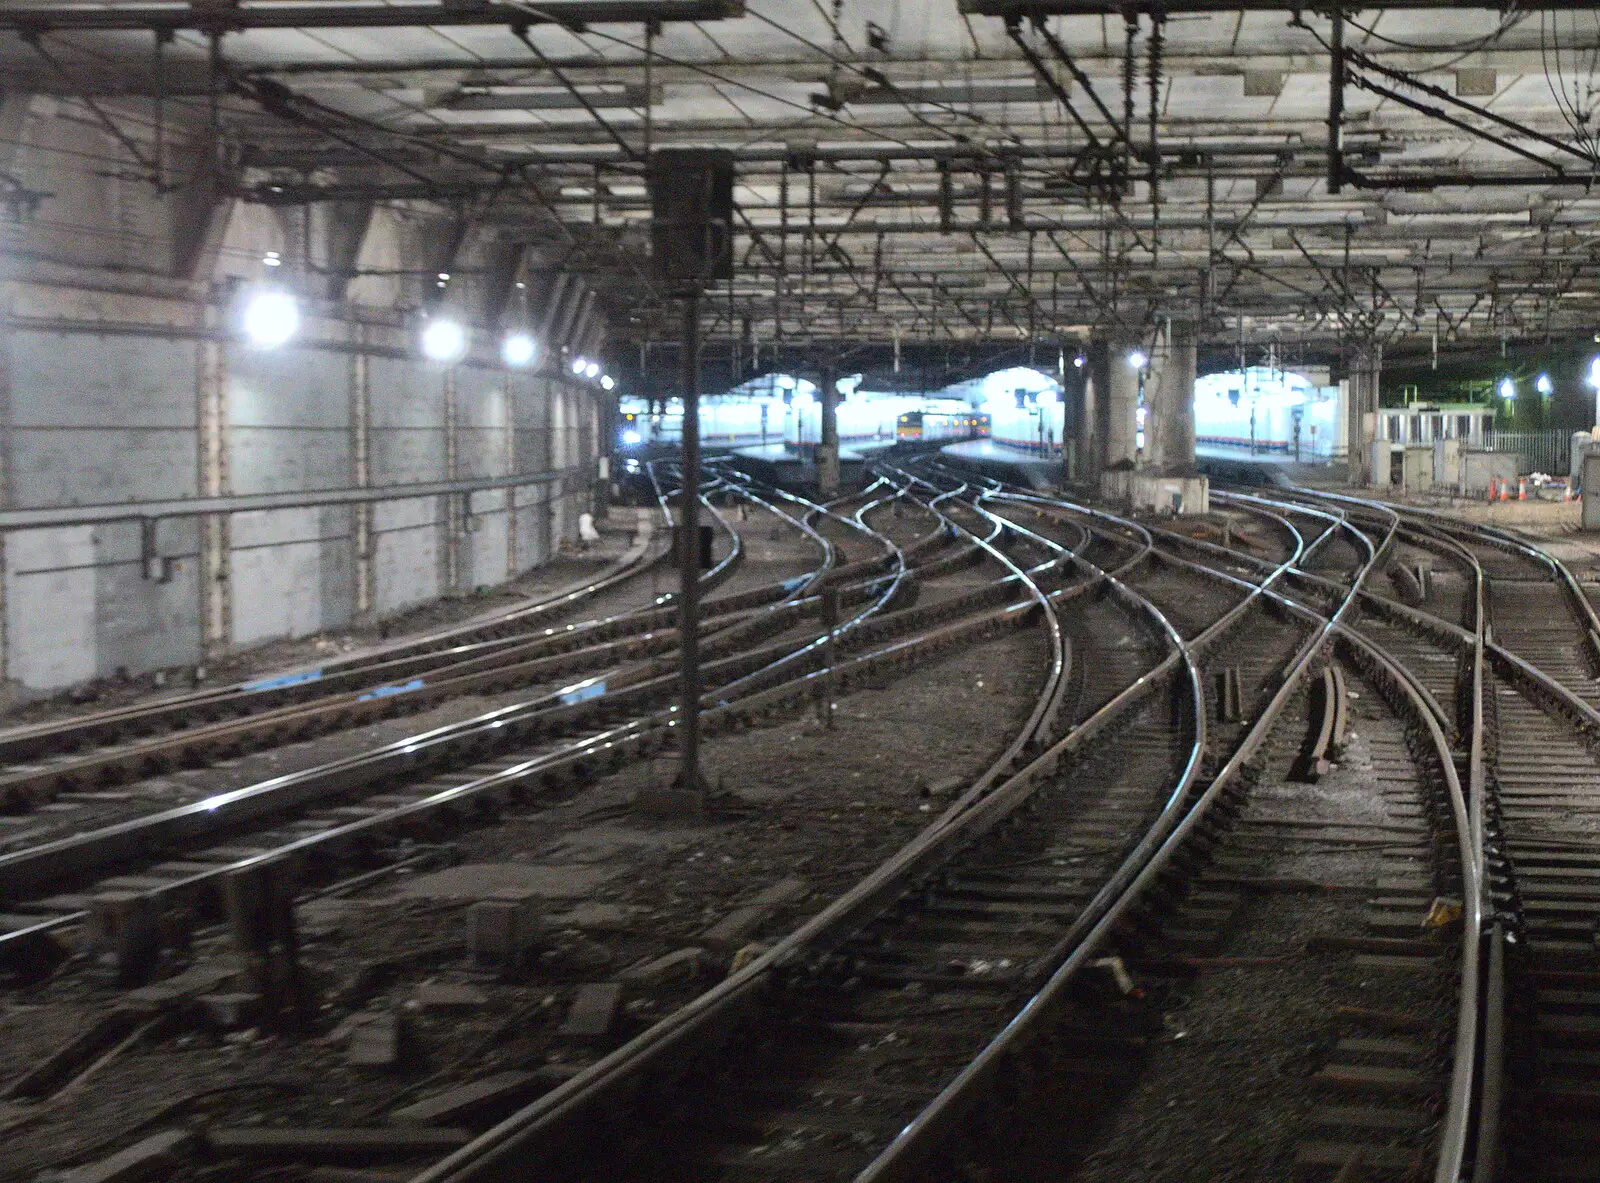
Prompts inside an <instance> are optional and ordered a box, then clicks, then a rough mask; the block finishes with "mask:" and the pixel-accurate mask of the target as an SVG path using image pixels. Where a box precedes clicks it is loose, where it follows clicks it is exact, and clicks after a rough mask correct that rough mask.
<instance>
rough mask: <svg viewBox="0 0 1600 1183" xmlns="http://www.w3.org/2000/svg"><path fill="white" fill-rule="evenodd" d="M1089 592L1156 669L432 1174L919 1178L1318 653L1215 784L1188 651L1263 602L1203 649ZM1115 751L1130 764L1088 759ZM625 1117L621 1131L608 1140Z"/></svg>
mask: <svg viewBox="0 0 1600 1183" xmlns="http://www.w3.org/2000/svg"><path fill="white" fill-rule="evenodd" d="M980 505H981V502H980ZM979 512H983V513H988V511H987V510H982V509H979ZM1006 529H1008V531H1010V532H1013V533H1022V534H1024V535H1025V536H1028V537H1029V538H1030V541H1031V542H1032V543H1033V545H1035V546H1043V547H1044V548H1045V549H1047V550H1048V549H1051V547H1050V543H1049V541H1048V540H1046V539H1044V538H1043V537H1042V536H1040V535H1036V534H1033V533H1032V532H1031V531H1028V530H1026V528H1024V527H1021V526H1019V525H1018V524H1017V523H1015V522H1012V523H1011V524H1010V525H1008V526H1007V527H1006ZM1134 533H1135V534H1137V530H1135V531H1134ZM1124 544H1125V545H1126V548H1127V549H1129V550H1132V551H1135V552H1136V551H1137V550H1138V549H1139V548H1138V547H1136V546H1133V545H1132V543H1131V539H1125V540H1124ZM1055 546H1056V547H1057V548H1059V549H1061V550H1065V549H1066V548H1064V547H1061V544H1059V543H1056V544H1055ZM1075 562H1076V563H1077V564H1078V565H1079V566H1083V565H1085V564H1086V560H1085V559H1084V558H1083V557H1082V556H1081V555H1080V556H1078V557H1077V559H1076V560H1075ZM1136 562H1137V560H1136ZM1094 575H1095V579H1096V583H1097V585H1098V586H1101V587H1103V588H1104V589H1105V591H1106V592H1107V594H1109V595H1111V596H1113V597H1115V598H1116V599H1117V600H1118V601H1120V602H1121V604H1122V606H1123V610H1124V611H1125V612H1126V613H1128V614H1129V615H1130V616H1132V617H1134V618H1136V619H1137V620H1138V621H1139V622H1140V627H1142V628H1144V629H1145V630H1148V631H1150V632H1151V633H1153V634H1154V636H1156V637H1159V638H1160V640H1161V643H1162V644H1163V645H1164V646H1165V647H1166V648H1167V649H1168V650H1169V653H1170V656H1169V657H1168V658H1167V659H1166V660H1165V661H1163V662H1161V663H1160V664H1159V665H1157V667H1156V668H1155V669H1154V670H1150V671H1147V673H1146V675H1145V676H1144V677H1142V678H1139V679H1136V680H1135V681H1134V683H1133V684H1132V685H1129V686H1126V687H1124V688H1123V689H1122V691H1121V693H1119V694H1117V695H1116V696H1114V697H1113V699H1112V700H1111V701H1110V702H1109V703H1107V704H1106V705H1105V706H1103V707H1101V708H1100V709H1099V710H1097V711H1095V712H1093V713H1092V714H1090V715H1088V716H1087V717H1085V718H1083V719H1082V720H1081V721H1080V722H1079V723H1078V725H1077V726H1075V727H1073V728H1072V729H1071V730H1070V731H1069V732H1068V734H1067V736H1066V737H1064V738H1063V739H1062V740H1059V741H1057V742H1056V743H1055V744H1052V745H1051V746H1050V747H1048V748H1047V749H1045V751H1043V752H1042V753H1040V754H1039V755H1038V756H1037V757H1036V758H1035V759H1034V760H1033V761H1031V762H1030V763H1029V764H1028V765H1027V766H1026V767H1025V768H1024V769H1023V770H1022V771H1021V772H1019V773H1017V774H1016V775H1014V776H1011V777H1009V778H1007V779H1005V780H1003V781H1002V782H1000V783H998V784H996V785H995V787H994V788H993V790H992V791H991V792H988V793H987V794H975V795H968V797H967V798H966V799H965V800H964V801H963V803H962V807H961V808H960V809H952V810H951V811H948V812H947V813H946V814H945V815H944V816H943V817H942V818H941V819H940V820H939V821H938V822H937V823H936V824H935V825H934V827H932V828H931V829H930V830H929V831H928V832H927V833H926V835H925V836H924V837H923V838H921V839H919V840H917V841H916V842H913V843H912V844H911V845H910V846H909V847H907V848H906V850H905V851H903V852H902V854H901V855H900V856H897V858H896V859H894V860H892V861H891V862H890V863H889V864H887V865H886V866H885V867H884V868H883V869H881V870H880V871H879V872H878V873H877V874H875V875H874V876H872V877H870V878H869V879H868V880H867V881H865V882H864V883H863V884H861V885H860V886H858V887H857V888H856V889H854V890H853V891H851V892H850V893H848V894H847V895H846V896H845V897H843V898H841V899H840V900H838V901H836V902H835V903H834V904H833V905H832V906H831V907H829V908H828V909H826V910H825V911H824V912H822V913H821V914H819V915H818V916H817V917H815V918H814V919H813V920H812V921H811V922H810V923H808V924H807V925H805V926H804V927H803V928H801V929H800V930H798V931H797V932H796V933H794V934H792V935H791V936H790V937H789V938H787V939H786V940H784V941H783V942H781V943H780V944H779V945H778V946H776V947H775V948H774V949H773V950H771V951H770V952H768V953H767V954H765V955H764V956H763V957H761V958H760V959H758V960H757V961H756V962H754V963H753V964H752V965H750V966H748V967H746V968H745V969H744V970H743V971H741V972H739V973H737V974H735V975H734V977H732V978H730V979H729V981H728V982H726V983H724V984H723V986H721V987H718V988H716V989H714V990H713V991H711V992H710V993H708V994H707V995H705V996H703V997H702V998H701V999H698V1000H696V1002H694V1003H692V1004H690V1006H688V1007H686V1008H684V1010H682V1011H680V1012H678V1013H677V1014H675V1015H674V1016H672V1017H671V1018H670V1019H668V1020H666V1021H664V1022H663V1023H662V1024H659V1025H657V1027H655V1028H652V1029H651V1030H650V1031H647V1032H646V1033H645V1034H644V1035H642V1036H640V1037H639V1038H638V1039H636V1040H634V1041H633V1042H632V1043H630V1044H628V1045H626V1046H625V1047H623V1048H621V1049H619V1050H618V1051H617V1052H616V1053H613V1055H612V1056H610V1057H607V1058H606V1059H605V1060H603V1061H601V1062H600V1063H599V1064H597V1065H596V1066H595V1067H594V1068H593V1069H592V1070H590V1071H589V1072H586V1073H584V1074H582V1075H580V1077H578V1078H576V1079H574V1080H573V1081H572V1082H569V1084H568V1085H565V1086H562V1087H561V1088H558V1089H556V1090H555V1091H554V1092H552V1093H551V1094H549V1095H548V1096H547V1097H546V1098H545V1099H543V1100H542V1101H540V1102H537V1103H535V1105H533V1106H532V1107H530V1108H529V1109H527V1110H524V1111H523V1112H522V1113H520V1114H519V1115H517V1116H516V1117H515V1118H513V1119H512V1120H511V1121H509V1122H507V1123H505V1124H504V1125H502V1126H501V1127H499V1128H497V1129H496V1130H495V1131H492V1132H491V1133H490V1134H488V1135H486V1136H485V1137H484V1138H483V1139H480V1140H479V1142H477V1143H474V1144H473V1145H471V1146H469V1147H468V1148H466V1149H465V1150H463V1151H462V1152H460V1153H458V1154H457V1155H454V1156H452V1157H451V1158H449V1159H447V1160H445V1162H443V1163H442V1164H441V1165H440V1166H439V1167H437V1168H435V1169H434V1170H433V1171H430V1172H428V1173H427V1174H426V1175H425V1176H423V1178H426V1179H428V1180H444V1179H450V1180H466V1179H480V1178H491V1177H497V1176H499V1175H503V1174H505V1173H507V1172H509V1171H511V1170H512V1169H516V1170H526V1169H528V1168H529V1167H530V1166H531V1165H532V1164H535V1163H537V1164H539V1169H541V1170H543V1171H555V1170H581V1171H583V1172H585V1173H593V1172H595V1171H596V1170H597V1169H598V1168H597V1165H596V1164H597V1162H601V1163H603V1164H604V1170H603V1171H602V1172H601V1173H604V1174H605V1175H606V1176H607V1177H623V1178H627V1177H653V1178H658V1177H661V1173H662V1172H666V1173H668V1174H671V1175H673V1176H674V1177H683V1178H700V1177H717V1178H727V1177H741V1176H745V1175H760V1176H762V1177H773V1176H774V1175H777V1176H781V1177H807V1178H836V1177H850V1176H854V1177H861V1178H889V1177H908V1178H909V1177H918V1176H916V1174H915V1172H916V1171H917V1170H919V1169H920V1166H919V1164H925V1163H926V1161H927V1159H926V1157H925V1156H926V1155H927V1154H929V1153H931V1152H932V1150H933V1148H934V1147H935V1146H937V1145H939V1144H941V1143H942V1142H943V1141H944V1139H945V1138H946V1137H947V1136H949V1135H950V1133H951V1132H952V1128H953V1127H954V1125H955V1124H956V1122H955V1118H956V1115H957V1114H959V1113H962V1112H965V1111H966V1110H968V1109H969V1108H970V1107H971V1106H973V1105H975V1104H977V1102H978V1093H979V1092H980V1091H981V1090H980V1089H979V1087H978V1086H979V1083H980V1082H989V1081H992V1080H993V1079H995V1078H996V1074H995V1073H994V1068H995V1066H996V1065H997V1064H999V1063H1004V1062H1006V1060H1007V1058H1008V1057H1010V1056H1011V1055H1013V1054H1014V1053H1013V1049H1012V1048H1011V1046H1010V1044H1011V1043H1012V1041H1017V1040H1020V1039H1022V1038H1023V1036H1022V1034H1021V1033H1022V1032H1024V1031H1029V1029H1030V1028H1031V1027H1032V1026H1033V1023H1034V1021H1035V1016H1038V1015H1040V1014H1043V1013H1047V1012H1051V1011H1052V1005H1051V1004H1052V1003H1053V1002H1055V1001H1059V996H1060V995H1061V993H1062V992H1063V991H1065V990H1066V988H1067V984H1068V983H1069V982H1070V981H1071V980H1072V979H1073V978H1074V977H1075V976H1076V974H1077V973H1078V972H1079V971H1080V970H1081V969H1082V968H1083V966H1084V964H1085V962H1086V961H1087V960H1089V959H1090V956H1091V954H1092V953H1093V952H1094V951H1095V950H1096V949H1098V948H1099V946H1100V944H1101V942H1102V941H1104V940H1105V938H1106V936H1107V934H1108V933H1110V932H1111V931H1112V930H1113V929H1114V928H1115V926H1116V925H1117V924H1118V923H1119V922H1120V921H1121V920H1123V918H1124V917H1125V916H1126V915H1127V914H1128V912H1129V910H1130V909H1132V908H1133V907H1134V905H1135V902H1136V901H1137V900H1138V899H1139V898H1140V897H1141V895H1142V893H1143V889H1145V888H1147V887H1149V885H1150V884H1151V882H1152V881H1153V880H1155V879H1156V878H1157V877H1158V876H1159V875H1160V874H1161V873H1162V872H1163V871H1164V869H1165V868H1166V866H1167V864H1168V863H1169V862H1170V861H1171V859H1172V858H1173V855H1174V853H1175V852H1176V851H1177V850H1178V849H1179V848H1180V847H1181V846H1182V845H1183V843H1184V839H1185V837H1186V836H1187V835H1188V834H1189V833H1190V832H1191V831H1192V830H1193V828H1194V827H1195V826H1196V825H1198V824H1199V821H1200V819H1201V817H1203V816H1204V814H1205V813H1206V812H1208V810H1209V809H1210V807H1211V805H1212V804H1213V803H1215V802H1216V800H1217V799H1218V797H1219V796H1222V795H1224V794H1225V792H1226V791H1227V789H1228V786H1229V785H1230V784H1231V783H1233V782H1234V781H1236V779H1237V778H1238V776H1239V773H1240V769H1241V768H1242V767H1243V764H1244V762H1245V760H1246V759H1247V757H1248V755H1249V753H1250V752H1252V751H1253V750H1254V749H1255V748H1256V747H1257V746H1259V744H1260V743H1261V742H1262V739H1263V738H1264V736H1265V734H1266V733H1267V732H1268V731H1270V729H1271V726H1272V724H1273V722H1274V721H1275V720H1276V718H1277V716H1278V714H1279V713H1280V712H1281V710H1282V707H1283V704H1284V703H1285V702H1287V701H1288V700H1289V699H1290V698H1291V697H1292V696H1293V694H1294V687H1295V685H1296V684H1297V683H1298V681H1299V679H1300V677H1302V676H1303V675H1304V672H1305V669H1306V668H1308V665H1309V660H1310V658H1311V656H1312V654H1313V653H1315V652H1316V650H1317V649H1318V648H1319V647H1320V645H1321V642H1322V640H1323V639H1324V635H1323V634H1324V632H1325V631H1326V630H1317V629H1313V630H1311V635H1310V636H1309V637H1308V638H1306V639H1305V640H1304V641H1303V643H1302V644H1301V645H1300V646H1299V649H1298V652H1297V653H1296V655H1295V658H1296V659H1295V660H1294V661H1293V662H1291V663H1290V665H1289V670H1288V676H1287V677H1286V678H1285V679H1283V680H1282V681H1280V682H1279V683H1278V684H1277V686H1276V687H1275V690H1274V692H1273V693H1271V694H1269V696H1268V698H1269V701H1268V703H1267V706H1266V708H1265V709H1263V710H1262V711H1261V712H1260V714H1259V715H1258V716H1257V717H1255V718H1254V719H1253V720H1252V721H1251V723H1250V725H1249V726H1248V727H1247V728H1245V729H1244V730H1243V733H1242V734H1241V735H1239V736H1238V738H1237V741H1236V742H1233V743H1226V741H1224V746H1223V747H1221V748H1219V750H1217V751H1215V752H1213V758H1214V759H1216V760H1217V766H1216V768H1215V770H1214V775H1213V776H1209V777H1207V778H1206V783H1205V784H1204V786H1203V787H1202V785H1201V783H1200V781H1199V779H1198V778H1199V777H1200V774H1201V771H1202V768H1203V767H1204V765H1205V762H1206V753H1207V732H1208V728H1209V727H1210V716H1211V715H1212V714H1213V713H1214V707H1213V706H1212V705H1211V703H1210V702H1209V701H1208V696H1207V692H1206V679H1205V677H1204V674H1203V670H1202V666H1201V663H1200V660H1199V659H1198V657H1197V655H1196V648H1197V647H1204V646H1206V645H1208V644H1211V643H1215V642H1216V641H1217V640H1218V639H1219V638H1222V637H1226V636H1227V635H1229V634H1230V632H1231V630H1232V629H1233V628H1234V627H1236V626H1237V625H1238V624H1239V623H1240V622H1241V621H1243V620H1245V619H1246V618H1247V617H1248V616H1249V614H1250V612H1251V611H1252V610H1253V609H1254V608H1256V607H1257V606H1258V605H1257V603H1256V601H1257V600H1258V599H1259V598H1260V597H1259V596H1258V595H1256V594H1248V595H1246V596H1245V597H1243V599H1242V600H1241V599H1240V598H1239V597H1237V596H1234V595H1225V596H1222V595H1219V596H1215V597H1214V600H1213V603H1214V615H1215V619H1214V620H1213V622H1212V623H1211V625H1210V627H1208V628H1206V629H1203V630H1201V631H1200V632H1199V633H1198V635H1197V636H1196V637H1195V640H1194V641H1193V642H1191V641H1189V640H1186V639H1185V638H1184V637H1183V635H1182V634H1181V633H1180V632H1179V631H1178V630H1177V629H1175V628H1174V627H1173V626H1172V624H1171V623H1170V622H1169V621H1168V620H1167V619H1166V618H1165V616H1164V615H1163V614H1162V613H1161V612H1160V610H1159V609H1158V608H1157V607H1156V606H1155V605H1154V604H1152V603H1151V602H1150V601H1149V600H1148V599H1147V598H1145V597H1143V596H1141V595H1140V593H1139V592H1138V591H1137V590H1135V589H1134V587H1133V586H1131V585H1130V584H1129V583H1128V582H1126V581H1125V580H1124V579H1122V578H1119V577H1117V576H1115V575H1112V574H1110V573H1108V572H1105V571H1104V570H1100V569H1095V571H1094ZM1125 627H1126V626H1125ZM1173 690H1178V692H1179V693H1178V698H1177V702H1178V703H1179V704H1185V705H1183V706H1180V707H1179V708H1178V709H1176V710H1175V709H1174V706H1173V705H1172V703H1170V702H1169V701H1168V700H1167V699H1166V698H1165V697H1164V692H1170V691H1173ZM1114 725H1115V726H1114ZM1113 735H1115V736H1117V737H1118V738H1119V739H1120V740H1121V741H1122V744H1121V747H1120V748H1118V747H1112V746H1109V744H1108V745H1107V746H1099V745H1097V744H1096V743H1095V740H1096V739H1097V738H1099V739H1101V740H1106V741H1109V740H1110V738H1111V737H1112V736H1113ZM1041 983H1042V986H1041ZM1024 987H1030V988H1034V989H1038V990H1039V993H1038V994H1037V995H1035V996H1034V997H1032V998H1031V999H1029V998H1027V995H1026V992H1024V994H1023V1005H1022V1008H1021V1011H1020V1013H1019V1011H1018V994H1019V990H1022V989H1023V988H1024ZM930 1016H937V1021H936V1022H927V1021H925V1020H926V1019H928V1018H929V1017H930ZM919 1018H920V1019H922V1020H924V1021H921V1022H919V1021H918V1020H919ZM735 1032H747V1033H748V1034H746V1035H744V1036H742V1037H736V1035H735ZM890 1034H892V1035H893V1038H888V1036H889V1035H890ZM748 1039H756V1040H758V1041H761V1042H760V1043H759V1045H758V1046H759V1047H760V1049H761V1053H762V1054H761V1055H760V1056H759V1057H757V1058H756V1060H757V1062H759V1063H760V1064H761V1065H762V1066H763V1071H762V1072H761V1073H760V1074H759V1077H757V1076H754V1075H753V1074H752V1073H751V1072H750V1071H749V1068H750V1059H749V1058H748V1057H746V1056H744V1055H742V1054H741V1055H733V1054H731V1049H739V1050H741V1051H743V1050H747V1049H748V1044H747V1042H746V1040H748ZM863 1040H865V1041H866V1042H864V1043H863ZM1002 1045H1003V1046H1002ZM624 1098H626V1099H624ZM857 1098H859V1100H857ZM622 1113H625V1114H626V1116H625V1118H623V1123H624V1125H625V1126H626V1129H627V1130H628V1131H629V1134H630V1136H627V1137H623V1136H621V1134H620V1132H619V1131H620V1128H621V1127H619V1126H617V1125H614V1124H613V1122H615V1121H616V1120H617V1118H618V1117H619V1116H620V1115H621V1114H622ZM603 1114H609V1115H611V1120H610V1121H608V1120H607V1119H606V1118H605V1117H603V1116H602V1115H603ZM595 1123H599V1124H598V1125H596V1124H595ZM663 1123H665V1124H669V1125H670V1126H671V1128H672V1129H673V1131H674V1135H673V1137H672V1138H671V1139H670V1140H668V1139H664V1138H663V1137H662V1136H661V1135H660V1134H659V1132H658V1131H659V1130H660V1129H661V1128H662V1125H663ZM600 1129H604V1130H607V1131H610V1132H609V1133H607V1134H601V1135H600V1138H599V1141H600V1142H601V1143H603V1144H599V1145H597V1144H596V1139H595V1137H594V1134H595V1133H596V1132H597V1131H598V1130H600ZM669 1141H670V1146H671V1149H669V1148H668V1145H669ZM513 1162H514V1163H515V1164H517V1165H516V1167H515V1168H513V1167H512V1164H513Z"/></svg>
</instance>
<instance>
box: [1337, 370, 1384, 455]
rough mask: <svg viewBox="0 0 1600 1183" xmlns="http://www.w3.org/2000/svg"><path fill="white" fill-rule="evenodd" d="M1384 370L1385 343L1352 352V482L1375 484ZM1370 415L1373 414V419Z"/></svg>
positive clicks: (1349, 431) (1349, 427)
mask: <svg viewBox="0 0 1600 1183" xmlns="http://www.w3.org/2000/svg"><path fill="white" fill-rule="evenodd" d="M1382 373H1383V346H1382V345H1379V344H1377V343H1376V342H1370V341H1369V342H1366V343H1364V344H1360V345H1356V346H1354V347H1353V348H1352V350H1351V353H1350V379H1349V388H1350V397H1349V400H1348V401H1347V403H1346V406H1345V413H1346V415H1347V419H1346V424H1347V427H1346V436H1347V438H1348V441H1349V443H1348V445H1347V449H1348V454H1349V461H1350V483H1351V484H1352V485H1362V486H1364V485H1370V484H1372V480H1373V476H1372V426H1371V425H1370V424H1372V423H1373V422H1374V421H1375V420H1376V418H1377V414H1378V379H1379V377H1380V375H1381V374H1382ZM1368 416H1371V417H1372V418H1371V419H1370V420H1369V418H1368Z"/></svg>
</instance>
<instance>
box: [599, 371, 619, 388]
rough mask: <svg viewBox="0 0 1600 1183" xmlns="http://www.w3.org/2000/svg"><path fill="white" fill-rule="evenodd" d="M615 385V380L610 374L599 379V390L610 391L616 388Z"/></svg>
mask: <svg viewBox="0 0 1600 1183" xmlns="http://www.w3.org/2000/svg"><path fill="white" fill-rule="evenodd" d="M616 384H617V380H616V379H615V378H613V377H612V376H611V375H610V374H605V375H602V376H601V378H600V389H601V390H610V389H612V388H613V387H614V386H616Z"/></svg>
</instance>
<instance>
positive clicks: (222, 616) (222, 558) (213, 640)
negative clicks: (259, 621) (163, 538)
mask: <svg viewBox="0 0 1600 1183" xmlns="http://www.w3.org/2000/svg"><path fill="white" fill-rule="evenodd" d="M223 317H224V311H223V309H222V308H220V307H217V306H216V305H212V304H206V305H202V306H201V309H200V319H201V323H202V324H203V325H204V326H205V328H206V329H208V330H209V332H210V333H211V334H215V335H210V336H208V337H207V339H206V340H205V341H203V342H202V343H201V345H200V349H199V372H198V374H196V376H195V425H196V428H197V435H198V439H197V441H196V442H197V444H198V447H197V448H196V459H197V460H198V462H199V473H198V477H199V480H198V482H197V483H198V485H199V488H200V495H201V496H202V497H225V496H227V495H228V494H229V493H231V492H232V491H233V486H232V481H231V480H230V479H229V471H228V451H229V446H228V422H229V418H230V410H229V399H228V352H227V350H228V346H227V342H226V340H225V339H223V338H222V335H221V333H222V330H223V329H224V327H225V326H224V324H223ZM232 558H233V539H232V530H231V523H230V521H229V518H228V515H227V514H223V513H217V514H207V515H206V516H205V517H203V518H201V520H200V605H199V607H200V644H201V650H202V652H203V654H204V657H205V659H206V660H208V661H209V660H214V659H215V658H216V657H218V656H220V655H221V654H222V653H223V652H225V651H226V650H227V649H228V647H229V646H230V645H231V644H232V643H233V563H232Z"/></svg>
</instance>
